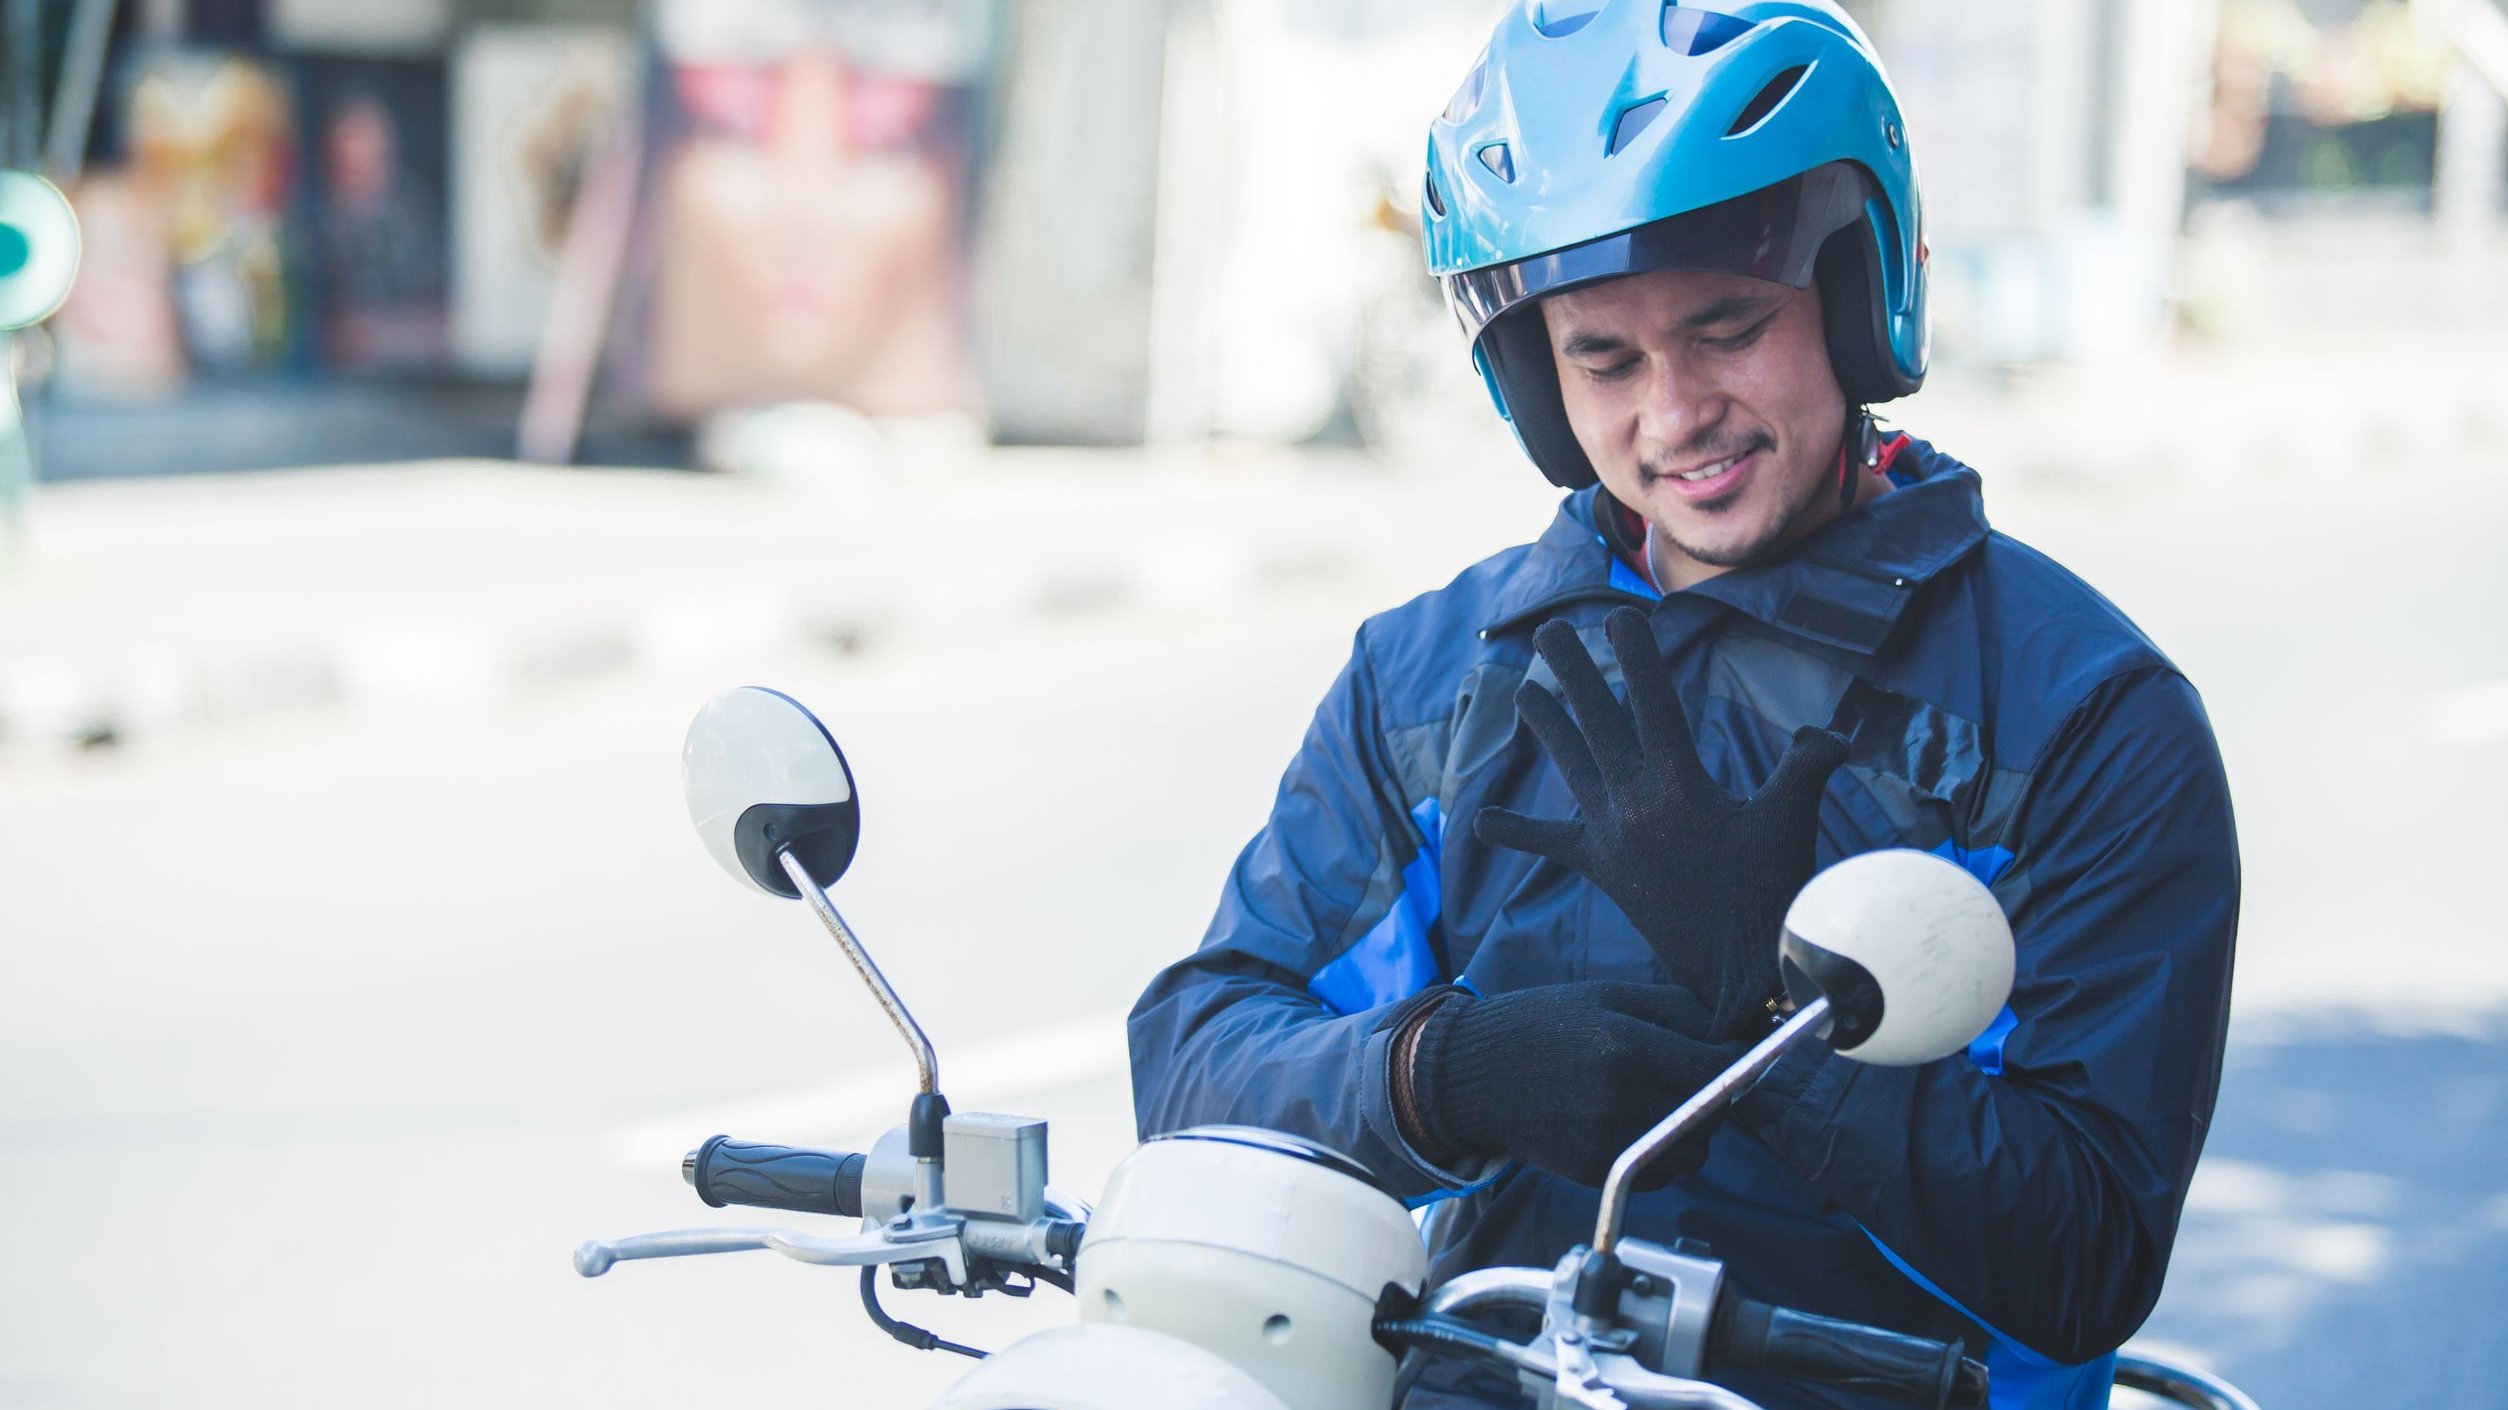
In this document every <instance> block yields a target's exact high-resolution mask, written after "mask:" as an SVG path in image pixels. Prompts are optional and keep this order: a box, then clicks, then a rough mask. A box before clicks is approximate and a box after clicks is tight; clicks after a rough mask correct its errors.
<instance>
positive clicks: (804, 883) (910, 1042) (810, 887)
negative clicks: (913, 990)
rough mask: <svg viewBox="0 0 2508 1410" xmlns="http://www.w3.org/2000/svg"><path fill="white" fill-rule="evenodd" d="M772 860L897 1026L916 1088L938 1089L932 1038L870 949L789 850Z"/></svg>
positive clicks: (778, 853) (890, 1020) (926, 1090)
mask: <svg viewBox="0 0 2508 1410" xmlns="http://www.w3.org/2000/svg"><path fill="white" fill-rule="evenodd" d="M775 860H776V861H778V862H780V863H782V864H783V867H784V875H786V876H788V877H790V878H792V884H793V885H794V886H795V887H797V888H799V889H800V891H801V895H802V899H804V900H806V901H808V902H809V903H810V909H812V910H814V911H816V912H818V913H819V922H820V923H821V924H823V925H825V926H826V927H827V933H828V934H830V935H833V936H835V937H836V943H837V944H839V945H841V946H843V947H844V950H845V958H846V959H849V960H851V961H853V967H854V972H855V973H857V974H860V975H861V976H862V982H863V983H865V984H868V985H870V986H871V993H872V994H873V995H875V996H876V997H877V998H878V999H879V1001H880V1007H881V1008H882V1009H884V1010H886V1011H887V1013H888V1021H889V1022H890V1023H893V1024H895V1025H897V1033H898V1036H899V1037H902V1038H904V1039H905V1040H906V1046H907V1047H908V1048H909V1049H911V1050H913V1053H914V1071H915V1076H916V1079H917V1080H918V1081H920V1082H921V1084H922V1086H921V1087H920V1089H919V1090H921V1091H925V1092H937V1091H939V1090H940V1059H939V1058H937V1057H935V1056H933V1054H932V1040H931V1039H929V1038H926V1037H924V1036H923V1028H922V1026H921V1025H920V1024H917V1023H916V1022H915V1021H914V1015H913V1014H910V1013H908V1012H906V1005H905V1001H904V1000H902V999H900V998H898V997H897V991H896V990H894V989H892V988H890V987H888V978H887V976H886V975H883V974H881V973H880V967H879V966H878V965H875V964H873V963H871V955H870V952H869V951H867V950H865V949H863V948H862V942H861V941H859V940H856V939H854V938H853V930H852V928H851V927H850V926H848V925H846V924H845V918H844V917H843V916H840V915H838V914H836V907H835V905H834V904H833V903H831V902H830V901H829V900H828V899H827V892H826V891H825V890H824V889H822V888H821V887H820V886H819V884H818V882H817V881H815V880H813V879H812V878H811V876H810V870H809V868H807V867H805V866H803V865H802V864H801V863H800V861H799V860H798V859H797V858H795V857H794V856H793V854H792V853H791V851H789V850H784V851H779V852H777V853H776V854H775Z"/></svg>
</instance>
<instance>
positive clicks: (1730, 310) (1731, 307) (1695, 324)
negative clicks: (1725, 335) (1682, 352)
mask: <svg viewBox="0 0 2508 1410" xmlns="http://www.w3.org/2000/svg"><path fill="white" fill-rule="evenodd" d="M1770 302H1771V301H1770V300H1769V299H1767V298H1766V297H1764V296H1762V295H1757V294H1727V295H1725V296H1724V297H1723V298H1720V299H1718V300H1716V301H1715V302H1714V303H1711V304H1709V305H1707V306H1706V307H1705V308H1702V309H1700V310H1698V311H1697V312H1696V313H1693V314H1691V315H1690V316H1689V317H1687V318H1684V319H1682V320H1681V331H1682V332H1684V333H1695V332H1697V331H1698V330H1699V329H1701V328H1712V327H1714V326H1715V325H1717V324H1719V323H1731V322H1733V321H1735V320H1736V319H1743V318H1754V317H1757V316H1758V315H1759V314H1761V313H1763V312H1765V311H1766V310H1767V308H1768V306H1769V303H1770Z"/></svg>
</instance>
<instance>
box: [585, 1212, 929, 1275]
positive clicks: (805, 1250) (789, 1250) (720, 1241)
mask: <svg viewBox="0 0 2508 1410" xmlns="http://www.w3.org/2000/svg"><path fill="white" fill-rule="evenodd" d="M961 1229H962V1225H961V1224H960V1221H958V1220H955V1219H944V1218H931V1217H916V1216H907V1217H905V1218H902V1219H896V1220H891V1221H890V1222H889V1223H886V1224H883V1225H880V1226H879V1227H878V1228H877V1229H874V1230H870V1231H866V1232H864V1233H860V1234H854V1235H850V1236H847V1237H844V1238H827V1237H824V1236H822V1235H817V1234H805V1233H802V1232H801V1231H800V1230H798V1229H726V1228H714V1229H672V1230H668V1231H665V1232H663V1233H658V1234H631V1235H629V1236H628V1237H626V1238H623V1239H614V1240H607V1241H604V1240H600V1239H591V1240H587V1241H586V1242H584V1243H583V1244H581V1245H578V1246H577V1247H576V1249H575V1271H576V1272H578V1273H580V1274H582V1275H583V1276H585V1277H587V1278H597V1277H600V1276H601V1275H602V1274H604V1273H606V1272H608V1271H610V1269H611V1267H612V1266H614V1265H616V1264H618V1263H622V1262H627V1261H631V1260H634V1259H640V1258H689V1257H694V1256H696V1255H699V1254H709V1253H743V1252H747V1251H749V1250H751V1249H771V1250H773V1251H774V1252H776V1253H780V1254H782V1255H783V1256H785V1257H786V1258H790V1259H793V1260H796V1261H798V1262H801V1263H816V1264H820V1265H822V1266H829V1267H848V1268H860V1267H870V1266H876V1265H878V1264H883V1263H919V1262H923V1261H925V1260H927V1259H937V1260H938V1261H939V1262H940V1264H941V1265H942V1267H943V1268H944V1269H946V1270H947V1275H948V1278H949V1284H950V1286H952V1287H961V1286H964V1285H965V1283H966V1281H967V1255H966V1248H965V1246H964V1244H963V1243H961V1242H960V1238H959V1235H960V1232H961Z"/></svg>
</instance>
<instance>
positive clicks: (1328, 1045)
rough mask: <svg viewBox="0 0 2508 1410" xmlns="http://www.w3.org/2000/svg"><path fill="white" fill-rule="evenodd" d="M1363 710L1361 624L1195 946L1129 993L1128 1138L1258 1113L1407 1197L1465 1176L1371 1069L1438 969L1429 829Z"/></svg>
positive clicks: (1429, 811) (1366, 699)
mask: <svg viewBox="0 0 2508 1410" xmlns="http://www.w3.org/2000/svg"><path fill="white" fill-rule="evenodd" d="M1376 710H1377V700H1376V691H1375V683H1374V678H1373V676H1372V674H1371V672H1370V670H1369V668H1368V661H1367V649H1366V633H1365V632H1364V630H1362V632H1361V633H1360V637H1359V644H1358V647H1357V649H1356V650H1355V651H1354V652H1353V653H1352V656H1351V659H1350V662H1349V664H1348V665H1347V666H1345V667H1343V668H1342V672H1341V675H1340V677H1339V678H1338V679H1336V680H1335V681H1334V682H1333V685H1332V689H1331V691H1330V692H1329V693H1328V694H1327V695H1326V696H1325V697H1324V702H1323V704H1322V705H1321V706H1320V707H1319V708H1318V709H1317V711H1316V713H1315V719H1314V723H1313V724H1312V725H1310V726H1309V727H1308V729H1307V733H1306V739H1305V742H1304V744H1303V745H1301V747H1300V748H1299V750H1298V754H1297V757H1296V758H1295V759H1293V760H1292V761H1291V762H1290V765H1289V769H1288V772H1287V774H1286V775H1285V776H1284V777H1283V778H1282V779H1281V782H1280V791H1279V795H1278V797H1277V798H1276V799H1275V800H1274V802H1273V804H1272V811H1271V817H1270V820H1269V821H1268V822H1267V823H1266V824H1265V825H1264V827H1263V829H1262V831H1261V832H1259V833H1257V834H1256V835H1255V837H1254V840H1253V841H1252V842H1251V843H1249V844H1247V846H1246V848H1245V850H1244V852H1243V853H1242V854H1241V855H1239V856H1238V858H1237V861H1236V866H1235V867H1234V869H1233V870H1232V871H1231V872H1230V873H1229V877H1228V884H1227V889H1226V891H1225V892H1224V893H1223V894H1222V895H1221V897H1220V901H1219V911H1218V914H1217V915H1216V916H1215V917H1214V918H1213V919H1212V921H1211V924H1210V930H1209V932H1208V933H1207V934H1206V935H1205V936H1204V937H1203V940H1202V946H1201V948H1200V949H1199V950H1197V951H1195V952H1194V953H1193V954H1192V955H1189V956H1187V957H1186V958H1184V959H1182V960H1179V961H1177V962H1176V963H1175V964H1172V965H1170V966H1168V967H1167V968H1166V969H1165V970H1163V971H1161V972H1160V974H1159V975H1158V977H1157V978H1156V979H1154V980H1153V981H1151V983H1150V986H1149V989H1148V990H1147V992H1145V993H1143V994H1142V996H1141V999H1140V1002H1139V1003H1138V1004H1136V1005H1135V1006H1134V1007H1133V1010H1132V1017H1131V1023H1130V1036H1131V1046H1132V1099H1133V1110H1134V1114H1135V1117H1136V1119H1137V1121H1138V1123H1139V1126H1140V1133H1141V1136H1142V1137H1143V1139H1147V1138H1148V1137H1150V1136H1153V1135H1156V1134H1158V1133H1160V1132H1162V1131H1173V1130H1177V1129H1179V1128H1182V1127H1186V1126H1195V1125H1203V1124H1208V1123H1219V1122H1225V1123H1233V1124H1239V1125H1249V1126H1262V1127H1268V1128H1270V1129H1273V1130H1277V1131H1285V1132H1288V1133H1290V1134H1293V1135H1298V1136H1303V1137H1306V1138H1308V1139H1310V1140H1314V1141H1318V1142H1321V1143H1322V1144H1324V1145H1326V1146H1329V1147H1332V1148H1333V1149H1335V1150H1338V1151H1340V1152H1342V1153H1343V1154H1345V1155H1349V1156H1352V1157H1354V1158H1356V1159H1357V1160H1358V1161H1359V1162H1360V1163H1361V1164H1363V1165H1365V1166H1367V1167H1368V1168H1369V1169H1370V1170H1372V1171H1374V1172H1375V1174H1376V1176H1377V1178H1378V1179H1379V1180H1380V1181H1381V1182H1383V1183H1384V1185H1385V1186H1386V1187H1387V1188H1388V1189H1390V1190H1392V1191H1393V1192H1394V1193H1395V1194H1396V1195H1397V1196H1399V1197H1401V1198H1404V1199H1406V1200H1418V1199H1420V1198H1422V1197H1429V1196H1433V1195H1434V1194H1435V1193H1436V1192H1437V1191H1439V1190H1441V1189H1450V1188H1453V1187H1456V1186H1459V1185H1461V1184H1464V1183H1465V1182H1466V1177H1465V1176H1462V1175H1457V1174H1455V1173H1453V1172H1450V1171H1446V1170H1443V1169H1440V1168H1439V1167H1437V1166H1435V1165H1433V1164H1431V1163H1429V1162H1428V1161H1427V1160H1425V1159H1424V1158H1422V1157H1421V1156H1420V1155H1419V1154H1418V1153H1417V1152H1416V1151H1414V1150H1412V1149H1411V1148H1410V1146H1409V1145H1408V1143H1406V1142H1405V1141H1404V1140H1403V1139H1402V1136H1401V1133H1400V1131H1399V1129H1398V1128H1397V1127H1396V1125H1395V1122H1394V1117H1393V1109H1392V1100H1391V1093H1390V1092H1389V1090H1388V1082H1387V1066H1386V1064H1387V1056H1388V1048H1389V1046H1390V1043H1391V1040H1392V1036H1393V1029H1394V1027H1396V1026H1397V1025H1398V1021H1399V1019H1400V1018H1401V1017H1402V1016H1403V1015H1404V1014H1406V1013H1407V1012H1408V1007H1409V1005H1411V1004H1413V1003H1416V1002H1420V1001H1421V999H1422V996H1423V995H1424V994H1426V993H1428V992H1430V991H1431V990H1432V989H1433V988H1434V986H1436V985H1437V983H1438V981H1439V979H1440V978H1441V977H1442V968H1441V966H1442V961H1441V960H1440V959H1439V957H1438V956H1437V955H1436V953H1435V948H1434V944H1433V937H1432V934H1431V932H1432V931H1433V926H1434V916H1435V910H1436V903H1435V901H1434V899H1433V898H1434V894H1435V886H1436V883H1437V878H1436V875H1435V866H1434V861H1435V856H1436V852H1437V846H1438V839H1437V838H1436V837H1434V836H1431V835H1429V834H1428V832H1426V831H1425V830H1424V829H1426V828H1429V827H1434V826H1435V825H1436V824H1435V813H1434V809H1433V807H1427V808H1423V807H1421V806H1420V805H1419V802H1418V800H1410V799H1405V798H1404V797H1403V796H1402V793H1401V787H1400V783H1399V781H1398V780H1397V779H1396V778H1395V777H1394V776H1393V771H1392V770H1391V769H1390V768H1389V767H1388V766H1387V765H1386V762H1385V759H1384V751H1383V741H1382V735H1381V733H1380V731H1379V728H1378V720H1377V717H1376ZM1423 886H1425V887H1426V888H1427V889H1426V894H1425V895H1423Z"/></svg>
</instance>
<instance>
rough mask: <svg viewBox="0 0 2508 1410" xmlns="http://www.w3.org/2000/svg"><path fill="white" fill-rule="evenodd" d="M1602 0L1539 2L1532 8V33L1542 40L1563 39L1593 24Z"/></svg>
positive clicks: (1549, 0)
mask: <svg viewBox="0 0 2508 1410" xmlns="http://www.w3.org/2000/svg"><path fill="white" fill-rule="evenodd" d="M1602 6H1603V0H1541V3H1539V4H1537V5H1535V6H1533V31H1534V32H1535V33H1537V34H1539V35H1540V36H1541V37H1542V38H1544V39H1565V38H1567V37H1568V36H1569V35H1571V34H1574V33H1576V32H1577V31H1578V30H1580V29H1583V28H1584V27H1585V26H1587V25H1589V24H1591V23H1593V19H1594V16H1596V15H1598V14H1601V13H1602Z"/></svg>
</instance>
